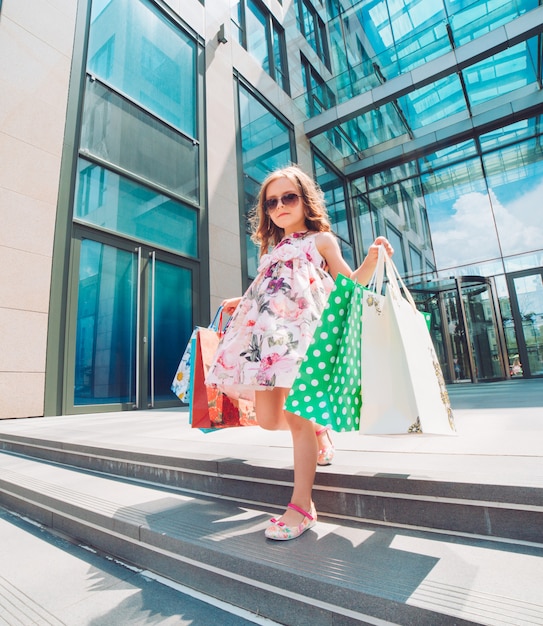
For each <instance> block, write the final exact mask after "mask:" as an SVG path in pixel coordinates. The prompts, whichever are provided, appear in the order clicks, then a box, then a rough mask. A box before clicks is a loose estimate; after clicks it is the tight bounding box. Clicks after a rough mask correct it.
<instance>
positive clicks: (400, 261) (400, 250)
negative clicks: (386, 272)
mask: <svg viewBox="0 0 543 626" xmlns="http://www.w3.org/2000/svg"><path fill="white" fill-rule="evenodd" d="M385 236H386V238H387V239H388V240H389V241H390V243H391V245H392V247H393V248H394V265H396V267H397V268H398V272H400V274H401V275H402V276H405V275H406V274H407V265H406V262H405V251H404V247H403V243H402V235H401V233H400V232H399V231H398V230H396V228H394V226H392V225H391V224H390V222H388V221H386V222H385Z"/></svg>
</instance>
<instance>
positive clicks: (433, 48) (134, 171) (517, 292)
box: [0, 0, 543, 418]
mask: <svg viewBox="0 0 543 626" xmlns="http://www.w3.org/2000/svg"><path fill="white" fill-rule="evenodd" d="M13 6H14V3H11V4H10V3H3V4H2V3H0V7H1V8H0V40H2V41H3V42H4V46H5V48H4V49H5V51H6V54H7V55H10V56H11V58H16V59H18V63H17V67H16V71H15V69H14V66H13V67H9V66H8V65H6V66H5V67H3V68H0V80H1V81H2V84H3V85H4V86H5V88H4V89H3V111H4V112H5V113H6V114H5V115H3V116H2V117H1V118H0V132H1V133H2V136H3V138H4V141H3V146H4V148H3V149H4V150H5V154H7V155H16V158H11V157H10V158H5V159H4V161H3V163H4V164H3V168H2V174H1V177H0V192H1V193H0V210H1V211H2V215H3V216H4V217H5V219H4V222H3V223H4V228H3V233H2V235H0V251H1V252H3V254H4V257H3V258H4V259H5V261H6V263H5V265H6V266H7V267H9V269H10V271H9V272H7V273H6V275H5V276H4V277H3V280H4V281H5V282H6V281H8V280H9V281H10V282H9V283H7V282H6V288H5V289H3V291H2V293H3V301H2V302H0V321H1V322H2V323H3V324H4V325H5V327H9V328H10V337H9V342H5V345H4V347H3V355H4V361H3V363H4V365H3V366H1V365H0V385H1V386H2V389H6V390H7V392H6V394H4V398H3V401H4V405H5V406H4V407H2V408H1V409H0V418H1V417H18V416H28V415H43V414H46V415H56V414H71V413H85V412H93V411H96V412H98V411H117V410H132V409H142V408H145V409H147V408H160V407H167V406H175V405H176V404H179V403H178V401H177V399H176V398H175V397H174V396H173V394H172V392H171V390H170V383H171V380H172V377H173V375H174V373H175V370H176V367H177V364H178V362H179V359H180V357H181V354H182V352H183V350H184V347H185V345H186V342H187V340H188V337H189V336H190V333H191V331H192V328H193V327H194V326H195V325H199V324H207V323H208V322H209V319H210V317H211V315H212V314H213V313H214V310H215V309H216V307H217V306H218V304H219V303H220V302H221V300H222V299H224V298H226V297H230V296H234V295H238V294H239V293H240V292H241V291H242V290H243V289H244V288H246V287H247V286H248V284H249V283H250V281H251V279H252V278H253V277H254V276H255V273H256V271H257V267H258V250H257V249H256V248H255V246H254V244H253V243H252V242H251V238H250V231H249V223H248V217H249V215H250V212H251V209H252V208H253V206H254V203H255V199H256V196H257V193H258V189H259V186H260V184H261V182H262V180H263V179H264V178H265V177H266V175H267V174H268V173H269V172H270V171H272V170H273V169H275V168H278V167H282V166H284V165H287V164H289V163H299V164H300V165H301V166H302V167H303V168H304V169H305V170H306V171H308V172H310V173H311V174H313V175H314V176H315V178H316V179H317V180H318V182H319V184H320V186H321V187H322V189H323V191H324V194H325V197H326V201H327V206H328V211H329V214H330V220H331V223H332V226H333V230H334V232H335V233H336V235H337V237H338V239H339V242H340V246H341V249H342V252H343V255H344V257H345V259H346V260H347V261H348V263H349V264H350V265H351V266H353V267H354V266H356V265H358V264H359V263H360V262H361V261H362V259H363V258H364V255H365V253H366V251H367V249H368V246H369V245H370V244H371V242H372V241H373V239H374V238H375V237H376V236H378V235H385V236H386V237H387V238H388V239H389V240H390V241H391V242H392V244H393V246H394V248H395V251H396V252H395V262H396V265H397V267H398V269H399V270H400V272H401V274H402V275H403V277H404V279H405V282H406V283H407V284H408V285H409V287H410V289H411V291H412V293H413V295H414V297H415V299H416V301H417V304H418V306H419V307H420V309H421V310H424V311H428V312H430V313H431V332H432V336H433V338H434V342H435V344H436V348H437V352H438V354H439V358H440V360H441V364H442V367H443V371H444V374H445V377H446V380H447V382H448V383H455V382H467V383H470V382H480V381H491V380H501V379H507V378H511V377H534V376H543V225H542V222H543V220H542V216H543V209H542V206H541V200H542V198H543V152H542V140H541V136H542V134H541V133H542V124H541V122H542V116H543V89H542V71H543V61H542V49H543V45H542V37H543V7H542V6H540V3H539V2H538V1H536V0H516V1H515V2H498V1H493V0H492V1H491V0H486V1H483V0H404V1H403V2H398V1H397V0H183V2H179V1H175V2H174V1H173V0H171V1H169V0H77V2H74V0H58V1H57V2H56V3H55V9H54V11H55V15H54V18H55V19H52V20H50V21H44V22H43V23H40V24H38V23H37V22H36V20H35V19H33V16H34V14H35V13H36V12H37V11H38V10H40V4H39V2H38V0H29V2H27V3H26V4H25V6H24V7H21V8H20V10H14V9H13V8H12V7H13ZM4 35H5V36H4ZM31 51H35V53H34V52H31ZM12 70H13V71H12ZM43 77H47V81H44V80H43ZM27 101H32V102H37V103H39V123H37V119H38V118H37V117H36V112H35V111H34V110H30V109H29V108H27V107H23V106H21V102H27ZM38 164H39V165H38ZM23 174H24V175H23ZM14 207H17V209H16V210H15V209H14ZM18 268H20V269H18ZM36 284H39V285H40V287H39V288H38V289H36V286H35V285H36ZM29 294H31V295H29ZM28 337H30V338H31V340H30V341H27V338H28ZM23 343H24V345H27V349H26V351H23V352H22V351H21V350H20V349H19V347H20V345H22V344H23ZM29 381H32V382H31V387H32V391H31V392H29Z"/></svg>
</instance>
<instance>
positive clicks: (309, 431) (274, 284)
mask: <svg viewBox="0 0 543 626" xmlns="http://www.w3.org/2000/svg"><path fill="white" fill-rule="evenodd" d="M253 226H254V235H253V238H254V240H255V241H256V242H257V243H259V244H260V264H259V267H258V274H257V276H256V278H255V279H254V281H253V283H252V284H251V286H250V287H249V289H248V290H247V291H246V293H245V294H244V295H243V297H241V298H231V299H228V300H225V301H224V302H223V307H224V310H225V312H226V313H228V314H231V315H232V319H231V321H230V324H229V325H228V328H227V330H226V332H225V334H224V336H223V338H222V340H221V343H220V344H219V348H218V349H217V352H216V354H215V357H214V362H213V364H212V366H211V368H210V370H209V373H208V376H207V378H206V383H207V384H214V385H217V386H219V387H223V388H225V389H226V390H230V391H231V392H235V393H239V394H240V395H243V396H245V397H248V396H247V394H248V393H249V394H250V395H251V396H252V394H253V393H254V400H255V410H256V415H257V420H258V423H259V425H260V426H262V428H264V429H267V430H278V429H281V430H287V429H288V430H290V432H291V436H292V442H293V450H294V489H293V493H292V498H291V502H290V503H289V504H288V506H287V510H286V511H285V513H284V514H283V516H282V517H281V518H280V519H279V520H276V519H272V520H271V523H270V526H269V527H268V528H267V529H266V537H268V538H269V539H277V540H287V539H294V538H295V537H298V536H300V535H301V534H302V533H303V532H304V531H306V530H307V529H308V528H311V527H312V526H314V524H315V523H316V520H317V513H316V511H315V506H314V504H313V500H312V495H311V494H312V489H313V482H314V479H315V472H316V465H317V464H319V465H327V464H329V463H330V462H331V460H332V457H333V454H334V447H333V445H332V442H331V440H330V436H329V432H328V430H327V429H326V428H320V427H319V426H318V425H316V424H315V423H314V422H311V421H309V420H307V419H305V418H303V417H300V416H297V415H294V414H292V413H289V412H287V411H285V410H284V409H283V405H284V403H285V399H286V397H287V395H288V392H289V390H290V387H291V386H292V383H293V382H294V379H295V378H296V374H297V372H298V368H299V366H300V363H301V362H302V360H303V358H304V356H305V353H306V351H307V348H308V347H309V344H310V342H311V339H312V336H313V332H314V331H315V328H316V326H317V322H318V320H319V319H320V316H321V313H322V311H323V309H324V306H325V304H326V301H327V298H328V294H329V293H330V291H331V290H332V287H333V285H334V280H335V278H336V276H337V275H338V274H343V275H345V276H348V277H351V278H352V279H353V280H356V281H358V282H359V283H361V284H363V285H366V284H367V283H368V282H369V280H370V278H371V276H372V274H373V271H374V269H375V265H376V263H377V256H378V251H379V246H380V245H384V246H385V249H386V252H387V253H388V254H389V255H392V248H391V246H390V244H389V242H388V241H387V240H386V239H385V238H384V237H378V238H377V239H376V240H375V241H374V243H373V244H372V245H371V246H370V249H369V251H368V255H367V256H366V258H365V259H364V262H363V263H362V265H361V266H360V267H359V268H358V269H356V270H355V271H354V272H353V271H352V270H351V269H350V267H349V266H348V265H347V263H346V261H345V260H344V259H343V257H342V255H341V251H340V248H339V244H338V242H337V239H336V237H335V236H334V235H333V234H332V232H331V227H330V222H329V221H328V217H327V214H326V208H325V204H324V196H323V193H322V191H321V190H320V188H319V187H318V186H317V184H316V183H315V182H314V181H313V179H312V178H311V177H309V176H308V175H307V174H305V173H304V172H303V171H302V170H301V169H300V168H299V167H297V166H291V167H286V168H284V169H281V170H277V171H275V172H273V173H271V174H270V175H269V176H268V177H267V178H266V180H265V181H264V183H263V184H262V187H261V189H260V193H259V196H258V201H257V206H256V209H255V215H254V220H253ZM270 248H271V251H270Z"/></svg>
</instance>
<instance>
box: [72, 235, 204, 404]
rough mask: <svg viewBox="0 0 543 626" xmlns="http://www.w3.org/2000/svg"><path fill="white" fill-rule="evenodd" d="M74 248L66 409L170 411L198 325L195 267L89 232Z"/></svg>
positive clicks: (149, 250) (176, 258)
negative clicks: (185, 351)
mask: <svg viewBox="0 0 543 626" xmlns="http://www.w3.org/2000/svg"><path fill="white" fill-rule="evenodd" d="M76 243H77V246H76V255H75V258H74V264H75V265H76V266H77V267H78V273H77V277H75V282H76V288H77V294H78V297H77V305H76V306H75V307H74V309H73V315H72V316H71V317H70V324H69V326H70V328H69V329H68V334H69V337H70V340H69V341H68V345H69V346H70V348H69V352H70V353H69V354H68V359H69V363H70V364H71V366H69V367H68V373H67V378H68V380H67V384H66V388H65V389H66V390H65V399H64V402H65V412H66V413H78V412H81V411H85V412H88V411H96V410H120V409H147V408H155V407H157V408H158V407H162V406H172V405H173V404H174V400H175V398H174V396H173V394H172V392H171V390H170V384H171V381H172V378H173V375H174V373H175V370H176V367H177V364H178V362H179V359H180V355H181V352H182V348H183V346H184V345H185V344H186V339H187V337H188V336H189V334H190V332H191V330H192V327H193V311H192V293H193V281H194V272H193V270H191V268H189V267H186V266H183V264H182V262H181V260H180V259H179V258H178V257H176V255H173V254H168V253H167V252H165V251H161V250H159V249H156V248H154V247H152V246H144V245H138V244H134V245H130V244H129V243H128V242H124V243H121V242H120V241H119V239H118V238H114V237H108V236H106V235H102V236H97V234H96V233H91V231H90V230H86V229H84V228H83V227H80V237H78V238H77V239H76ZM72 350H73V352H72Z"/></svg>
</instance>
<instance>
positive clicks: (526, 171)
mask: <svg viewBox="0 0 543 626" xmlns="http://www.w3.org/2000/svg"><path fill="white" fill-rule="evenodd" d="M483 163H484V166H485V171H486V174H487V179H488V186H489V188H490V190H491V201H492V208H493V211H494V217H495V220H496V227H497V229H498V234H499V237H500V245H501V249H502V252H503V255H504V256H509V255H513V254H520V253H523V252H527V251H529V250H537V249H540V248H541V247H542V242H543V226H542V222H541V197H542V196H543V154H542V152H541V147H540V145H539V142H538V141H536V140H535V139H531V140H530V141H525V142H523V143H519V144H516V145H514V146H509V147H507V148H504V149H503V150H497V151H495V152H491V153H490V154H488V155H485V156H484V157H483Z"/></svg>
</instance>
